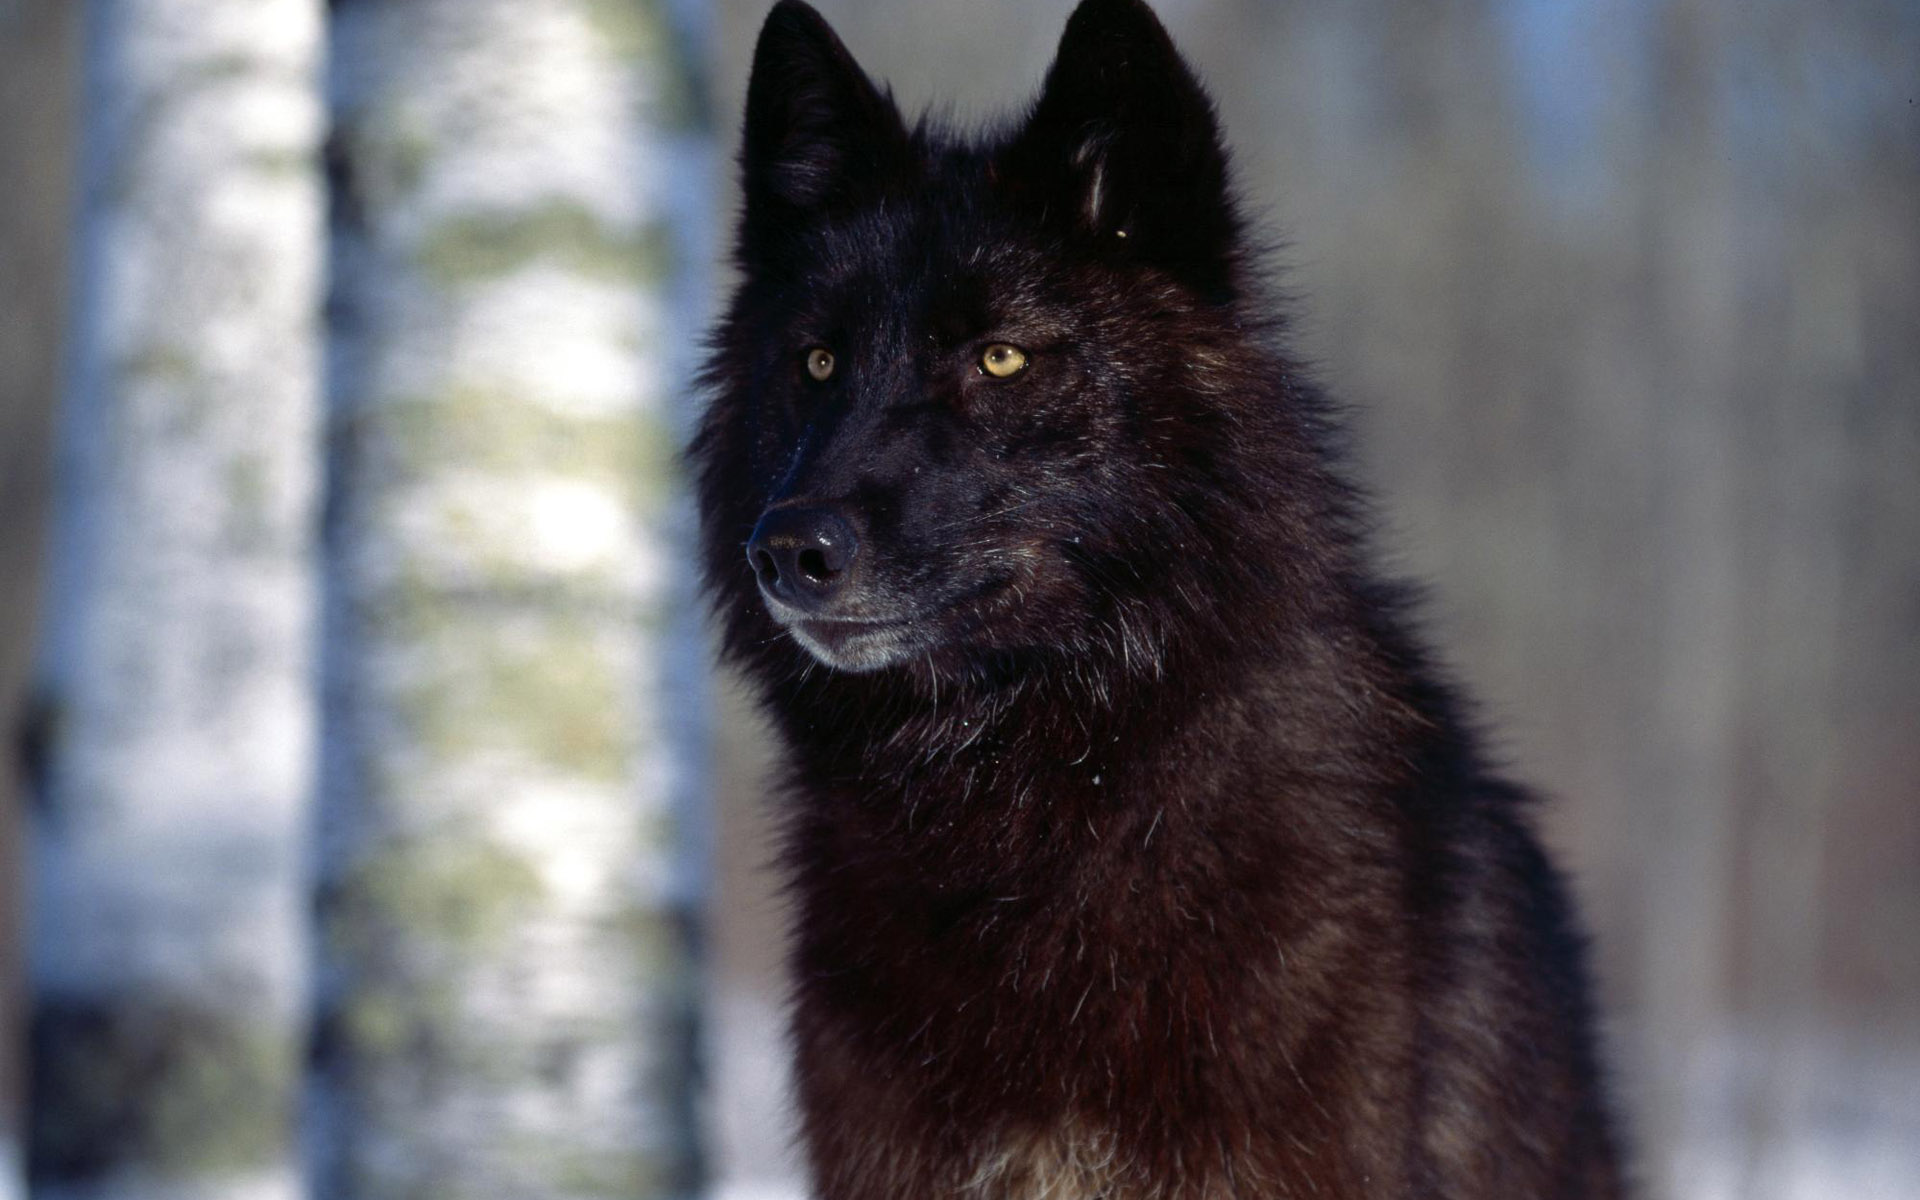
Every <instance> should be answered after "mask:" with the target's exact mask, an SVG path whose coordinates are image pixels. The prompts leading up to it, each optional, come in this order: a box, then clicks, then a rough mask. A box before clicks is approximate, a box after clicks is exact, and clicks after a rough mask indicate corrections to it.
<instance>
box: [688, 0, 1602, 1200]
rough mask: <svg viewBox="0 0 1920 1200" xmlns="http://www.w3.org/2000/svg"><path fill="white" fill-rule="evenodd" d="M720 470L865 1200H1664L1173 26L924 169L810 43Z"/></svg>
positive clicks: (783, 132) (720, 531) (770, 86)
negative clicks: (1341, 457) (1631, 1149)
mask: <svg viewBox="0 0 1920 1200" xmlns="http://www.w3.org/2000/svg"><path fill="white" fill-rule="evenodd" d="M741 165H742V169H743V175H744V185H745V199H744V210H743V215H742V220H741V224H740V230H739V241H738V247H737V261H738V265H739V268H740V271H741V282H740V284H739V287H738V291H737V292H736V294H735V295H734V297H733V301H732V304H731V307H730V308H729V309H728V311H727V313H726V315H725V317H724V319H723V320H722V322H721V324H720V326H719V328H718V330H717V331H716V333H715V335H714V343H715V350H714V355H713V358H712V360H711V365H710V368H709V372H708V384H709V386H710V390H711V394H712V401H711V406H710V408H709V410H708V412H707V414H706V416H705V420H704V424H703V425H702V427H701V429H700V431H699V433H698V435H697V437H696V440H695V442H694V445H693V447H692V451H691V454H692V460H693V463H694V466H695V469H696V471H697V475H698V487H699V496H700V501H701V505H702V513H703V518H702V519H703V554H704V568H705V572H706V578H707V584H708V587H709V589H710V592H711V595H712V598H713V600H714V603H715V605H716V606H717V610H718V613H719V617H720V621H721V625H722V630H723V635H724V642H725V648H726V653H727V654H728V655H729V656H730V657H731V658H732V659H733V660H734V661H735V662H736V663H737V664H738V665H740V666H741V667H743V668H744V669H745V671H746V673H747V674H748V676H749V677H750V678H751V680H752V681H753V682H754V683H755V684H756V685H757V686H758V688H759V691H760V693H761V695H762V697H763V699H764V701H765V705H766V708H767V711H768V712H769V713H770V714H771V718H772V720H773V723H774V724H775V726H776V728H777V731H778V733H779V735H780V736H781V738H782V739H783V740H784V743H785V747H786V751H787V777H786V790H787V791H788V792H789V793H790V796H791V808H790V820H789V825H788V829H787V837H786V843H785V846H786V864H787V869H788V871H789V872H790V875H791V881H792V885H793V890H794V896H795V904H796V925H797V928H796V936H795V942H794V948H793V959H792V968H793V984H794V1004H795V1007H794V1031H793V1032H794V1041H795V1051H796V1054H797V1080H798V1091H799V1100H800V1104H801V1111H802V1122H803V1131H804V1136H805V1141H806V1149H807V1152H808V1156H809V1159H810V1162H811V1165H812V1169H813V1172H814V1177H815V1183H816V1186H817V1188H818V1194H819V1195H820V1196H822V1197H824V1198H826V1200H908V1198H923V1197H946V1196H953V1197H1006V1198H1009V1200H1011V1198H1016V1197H1017V1198H1029V1197H1030V1198H1033V1200H1039V1198H1041V1197H1052V1198H1056V1200H1092V1198H1094V1197H1103V1198H1106V1200H1150V1198H1151V1200H1183V1198H1207V1200H1213V1198H1220V1197H1299V1198H1307V1197H1319V1198H1321V1200H1335V1198H1338V1197H1362V1196H1365V1197H1414V1196H1418V1197H1487V1198H1493V1197H1499V1198H1502V1200H1512V1198H1521V1197H1524V1198H1535V1200H1538V1198H1560V1200H1566V1198H1573V1197H1579V1198H1581V1200H1594V1198H1599V1197H1616V1196H1619V1195H1621V1194H1622V1185H1621V1183H1620V1182H1619V1171H1618V1168H1617V1165H1616V1157H1617V1156H1616V1152H1615V1149H1614V1141H1613V1137H1612V1135H1611V1133H1610V1130H1609V1121H1608V1117H1607V1113H1606V1111H1605V1105H1604V1103H1603V1099H1602V1095H1601V1087H1600V1084H1599V1081H1598V1078H1597V1076H1598V1071H1597V1068H1596V1063H1595V1055H1594V1050H1593V1045H1592V1034H1591V1021H1592V1018H1591V1013H1590V1009H1589V1001H1588V987H1587V982H1586V979H1585V977H1584V974H1583V968H1582V963H1581V957H1582V951H1581V944H1580V938H1579V935H1578V933H1577V932H1576V930H1575V927H1574V921H1573V918H1572V916H1571V914H1570V912H1569V907H1568V903H1567V899H1566V897H1565V895H1564V893H1563V890H1562V888H1561V885H1560V883H1559V881H1558V879H1557V877H1556V876H1555V873H1554V871H1553V869H1552V867H1551V866H1550V865H1549V864H1548V862H1547V860H1546V859H1545V857H1544V856H1543V855H1542V852H1541V849H1540V847H1539V845H1538V844H1537V843H1536V841H1535V839H1534V837H1533V835H1532V834H1531V833H1530V832H1529V830H1528V826H1527V822H1526V812H1525V810H1526V797H1525V795H1524V794H1523V793H1522V792H1520V791H1519V790H1517V789H1516V788H1514V787H1513V786H1512V785H1510V784H1508V783H1506V782H1505V781H1503V780H1501V779H1499V778H1497V777H1496V776H1494V775H1493V774H1491V773H1490V772H1489V769H1488V768H1487V766H1486V765H1485V764H1484V763H1483V761H1482V759H1481V757H1480V755H1479V753H1478V751H1477V750H1476V747H1475V741H1474V737H1473V734H1472V732H1471V730H1470V729H1469V727H1468V723H1467V721H1466V719H1465V718H1464V717H1463V714H1462V712H1461V707H1460V705H1459V703H1458V702H1457V701H1456V700H1455V698H1454V696H1453V694H1452V691H1451V690H1450V688H1449V687H1448V686H1447V684H1446V683H1445V681H1444V680H1443V679H1442V678H1441V676H1440V674H1439V673H1438V671H1437V670H1436V669H1435V668H1434V667H1433V666H1432V665H1431V664H1430V663H1429V660H1428V658H1427V655H1426V653H1425V652H1424V651H1423V650H1422V648H1421V646H1420V644H1419V642H1418V640H1417V639H1416V637H1415V636H1414V635H1413V634H1412V633H1411V632H1410V629H1409V626H1410V621H1409V619H1408V617H1407V615H1406V613H1405V605H1404V603H1403V599H1402V596H1401V593H1400V592H1399V591H1398V590H1396V588H1395V587H1393V586H1392V585H1390V584H1388V583H1385V582H1383V581H1382V580H1381V579H1380V578H1379V577H1378V576H1377V575H1376V574H1375V573H1374V572H1373V571H1372V570H1371V569H1370V568H1369V566H1368V564H1367V561H1366V555H1365V552H1364V545H1363V542H1364V536H1363V535H1364V530H1363V521H1362V519H1361V515H1360V505H1359V503H1358V501H1357V500H1356V498H1355V493H1354V492H1353V490H1352V489H1351V488H1350V487H1349V486H1348V485H1347V484H1346V483H1344V482H1343V481H1342V478H1341V475H1340V472H1339V467H1338V462H1337V456H1336V455H1335V454H1334V453H1333V452H1332V450H1331V448H1330V446H1331V443H1332V442H1333V423H1332V421H1331V417H1330V411H1329V406H1328V402H1327V401H1326V400H1325V399H1324V398H1323V397H1322V396H1321V394H1320V393H1319V392H1318V391H1317V390H1316V389H1315V387H1314V386H1313V384H1312V383H1311V382H1310V380H1309V379H1308V377H1307V376H1306V375H1305V374H1304V373H1303V372H1302V370H1301V369H1300V367H1299V366H1298V365H1297V364H1296V362H1294V361H1293V360H1292V359H1291V358H1290V357H1289V356H1288V353H1287V351H1286V349H1285V346H1284V344H1283V339H1282V338H1281V336H1280V330H1279V326H1278V323H1277V321H1276V318H1275V316H1274V309H1273V307H1272V305H1271V302H1270V300H1269V297H1268V294H1267V290H1266V289H1265V288H1264V287H1263V284H1262V281H1261V277H1260V274H1259V270H1258V265H1257V263H1256V262H1255V261H1253V255H1252V253H1251V252H1250V250H1249V249H1248V244H1249V243H1248V240H1247V237H1246V234H1245V231H1244V229H1243V223H1242V220H1241V218H1240V216H1239V215H1238V213H1237V211H1236V207H1235V204H1234V202H1233V200H1232V198H1231V194H1230V190H1229V182H1228V173H1227V161H1226V154H1225V152H1224V151H1223V149H1222V146H1221V143H1220V138H1219V133H1218V129H1217V127H1216V121H1215V116H1214V112H1213V109H1212V107H1211V105H1210V103H1209V101H1208V99H1207V98H1206V96H1205V94H1204V93H1203V92H1202V90H1201V88H1200V86H1199V85H1198V84H1197V83H1196V81H1195V79H1194V76H1193V74H1192V73H1191V71H1190V70H1189V68H1188V67H1187V65H1186V64H1185V63H1184V62H1183V61H1182V59H1181V58H1180V56H1179V54H1178V53H1177V52H1176V51H1175V49H1174V48H1173V46H1172V44H1171V43H1170V42H1169V40H1168V38H1167V36H1166V33H1165V32H1164V31H1163V30H1162V28H1161V27H1160V25H1159V23H1158V22H1157V21H1156V20H1155V19H1154V17H1153V15H1152V14H1151V12H1149V11H1148V9H1147V8H1146V7H1145V6H1144V5H1143V4H1141V3H1139V2H1138V0H1086V2H1085V3H1083V4H1082V5H1081V6H1080V8H1079V9H1078V10H1077V11H1076V12H1075V13H1074V14H1073V16H1072V18H1071V19H1070V20H1069V21H1068V24H1067V28H1066V32H1065V35H1064V37H1063V38H1062V40H1061V43H1060V49H1059V54H1058V57H1057V59H1056V61H1055V62H1054V64H1053V66H1052V68H1051V69H1050V71H1049V73H1048V75H1047V78H1046V82H1045V85H1044V87H1043V89H1042V91H1041V94H1040V96H1039V99H1038V100H1037V101H1036V102H1035V103H1034V104H1033V106H1032V108H1031V109H1030V111H1028V112H1027V113H1026V114H1025V115H1024V117H1023V119H1021V120H1018V121H1017V122H1014V123H1012V124H1010V125H1008V126H1007V127H1006V128H1004V129H1001V130H999V131H997V132H991V133H989V134H987V135H985V136H978V137H967V136H960V135H957V134H955V133H952V132H950V131H946V130H942V129H940V128H937V127H935V126H933V125H931V124H929V123H927V122H924V121H923V122H921V123H920V124H918V125H915V126H911V127H909V126H908V125H906V124H905V123H904V122H903V121H902V119H901V116H900V114H899V112H898V110H897V109H896V107H895V105H894V103H893V101H892V99H891V97H890V95H889V94H888V93H887V92H885V91H883V90H881V89H879V88H877V87H876V86H875V85H874V84H873V83H872V82H871V81H869V79H868V78H867V77H866V76H865V75H864V74H863V73H862V72H861V70H860V68H859V67H858V66H857V65H856V64H855V63H854V62H853V60H852V59H851V57H850V56H849V55H848V53H847V51H846V49H845V48H844V47H843V46H842V45H841V43H840V41H839V40H838V39H837V38H836V37H835V36H834V34H833V33H832V31H831V30H830V29H829V28H828V27H827V25H826V24H825V22H823V21H822V20H821V18H820V17H819V16H818V15H817V14H816V13H815V12H814V11H813V10H812V9H810V8H808V7H807V6H806V5H804V4H801V3H797V2H795V0H783V2H782V3H780V4H779V5H777V6H776V7H775V8H774V9H773V12H772V14H771V15H770V16H769V17H768V19H767V22H766V26H765V28H764V30H763V32H762V33H761V36H760V41H759V45H758V49H757V51H756V54H755V58H754V65H753V73H752V80H751V83H750V85H749V88H748V95H747V112H746V121H745V140H744V146H743V149H742V153H741Z"/></svg>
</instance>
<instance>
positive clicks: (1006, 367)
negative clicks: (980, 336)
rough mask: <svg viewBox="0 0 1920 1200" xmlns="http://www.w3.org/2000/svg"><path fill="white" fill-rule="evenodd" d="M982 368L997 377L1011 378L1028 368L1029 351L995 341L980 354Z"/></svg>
mask: <svg viewBox="0 0 1920 1200" xmlns="http://www.w3.org/2000/svg"><path fill="white" fill-rule="evenodd" d="M980 369H981V370H982V371H985V372H986V373H987V374H989V375H991V376H993V377H994V378H995V379H1011V378H1013V377H1014V376H1015V375H1018V374H1019V373H1020V372H1022V371H1024V370H1026V369H1027V352H1026V351H1025V350H1022V349H1021V348H1020V347H1018V346H1009V345H1007V344H1006V343H1005V342H995V343H994V344H993V345H991V346H988V347H987V349H986V352H985V353H984V354H982V355H981V356H980Z"/></svg>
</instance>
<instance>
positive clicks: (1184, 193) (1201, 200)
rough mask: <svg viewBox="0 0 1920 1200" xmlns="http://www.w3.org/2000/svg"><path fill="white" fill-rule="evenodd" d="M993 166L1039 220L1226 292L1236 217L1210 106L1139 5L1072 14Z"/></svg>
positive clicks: (1125, 2)
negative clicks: (1033, 98)
mask: <svg viewBox="0 0 1920 1200" xmlns="http://www.w3.org/2000/svg"><path fill="white" fill-rule="evenodd" d="M1002 164H1003V165H1002V167H1001V169H1000V170H999V171H998V172H997V173H998V174H999V175H1000V176H1001V177H1002V178H1003V179H1005V180H1006V181H1007V182H1008V186H1010V187H1011V188H1013V189H1014V190H1015V191H1016V192H1018V193H1020V194H1022V195H1024V196H1026V197H1027V198H1028V199H1029V200H1030V201H1032V202H1036V203H1037V204H1038V205H1039V207H1040V210H1041V211H1042V212H1044V213H1045V214H1046V218H1047V219H1048V220H1049V221H1051V222H1053V223H1055V224H1064V225H1066V226H1069V227H1070V228H1071V229H1072V230H1073V231H1075V232H1077V233H1081V234H1085V235H1092V236H1096V237H1100V238H1102V239H1111V240H1112V241H1113V243H1114V244H1115V246H1116V247H1121V248H1124V249H1125V250H1126V252H1127V253H1130V254H1134V255H1137V256H1140V257H1142V258H1144V259H1146V260H1148V261H1150V262H1152V263H1153V264H1154V265H1156V266H1159V267H1161V268H1163V269H1165V270H1168V271H1170V272H1171V273H1173V274H1175V275H1176V276H1178V277H1181V278H1183V279H1185V280H1186V281H1187V282H1189V283H1191V284H1193V285H1194V286H1196V287H1198V288H1200V289H1201V291H1202V292H1203V293H1206V294H1210V295H1215V296H1218V297H1225V296H1228V295H1230V294H1231V291H1232V284H1231V274H1232V272H1231V269H1230V268H1231V262H1232V252H1233V246H1234V242H1235V238H1236V236H1237V221H1236V218H1235V216H1234V210H1233V204H1232V201H1231V199H1230V197H1229V196H1228V192H1227V156H1226V151H1225V149H1224V148H1223V147H1222V146H1221V143H1220V129H1219V124H1218V122H1217V120H1216V119H1215V117H1214V112H1213V103H1212V101H1210V100H1209V99H1208V98H1207V94H1206V92H1205V91H1204V90H1203V89H1202V88H1201V86H1200V83H1199V81H1198V80H1197V79H1195V78H1194V75H1193V72H1192V70H1191V69H1189V68H1188V66H1187V64H1186V62H1185V60H1183V59H1182V58H1181V57H1180V52H1179V51H1178V50H1176V49H1175V48H1174V45H1173V41H1172V39H1171V38H1169V37H1168V36H1167V31H1166V30H1165V29H1164V28H1163V27H1162V26H1161V24H1160V22H1159V20H1158V19H1157V18H1156V17H1155V16H1154V15H1153V12H1152V10H1151V9H1149V8H1148V7H1147V6H1146V4H1144V3H1143V2H1142V0H1083V2H1082V3H1081V5H1080V7H1079V8H1077V9H1075V10H1074V12H1073V15H1072V16H1071V17H1069V18H1068V19H1067V28H1066V32H1065V33H1063V34H1062V35H1061V37H1060V49H1059V52H1058V53H1057V54H1056V55H1055V57H1054V62H1053V66H1052V67H1051V68H1049V69H1048V71H1047V81H1046V84H1045V86H1044V87H1043V88H1042V89H1041V92H1040V99H1039V100H1038V101H1037V102H1036V103H1035V105H1034V108H1033V114H1032V115H1031V116H1030V117H1029V118H1028V119H1027V123H1026V125H1025V126H1024V127H1023V128H1022V129H1021V130H1020V131H1019V133H1018V134H1017V135H1016V136H1015V138H1014V140H1013V143H1012V145H1011V146H1010V148H1009V149H1008V151H1007V153H1006V156H1005V158H1004V159H1003V160H1002ZM1121 239H1124V240H1121Z"/></svg>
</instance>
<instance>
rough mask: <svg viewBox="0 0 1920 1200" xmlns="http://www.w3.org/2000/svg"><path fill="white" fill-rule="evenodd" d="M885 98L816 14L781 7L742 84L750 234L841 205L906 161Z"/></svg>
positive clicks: (901, 132)
mask: <svg viewBox="0 0 1920 1200" xmlns="http://www.w3.org/2000/svg"><path fill="white" fill-rule="evenodd" d="M906 150H907V134H906V128H905V126H904V125H903V124H902V122H901V120H900V111H899V109H897V108H895V107H894V103H893V99H892V98H891V97H890V96H888V95H887V94H886V93H884V92H882V91H881V90H880V89H878V88H876V87H875V86H874V85H873V81H872V80H870V79H868V78H867V76H866V73H865V72H864V71H862V70H861V69H860V65H859V64H858V63H856V62H854V61H853V55H851V54H849V53H848V52H847V48H846V46H845V45H843V44H842V43H841V41H840V39H839V37H837V36H836V35H835V34H834V32H833V30H832V28H831V27H829V26H828V25H827V22H826V21H825V19H823V18H822V17H821V16H820V14H819V13H817V12H815V11H814V10H813V9H812V8H811V7H809V6H808V5H806V4H803V3H801V0H780V3H778V4H776V5H774V6H773V11H772V12H770V13H768V14H767V21H766V24H765V25H763V26H762V27H761V29H760V40H759V42H758V44H757V45H755V47H754V51H753V71H752V74H751V75H750V76H749V78H748V81H747V117H746V130H745V135H744V137H743V138H742V142H741V150H740V166H741V172H742V175H743V178H744V184H745V191H746V202H747V221H748V227H749V229H752V228H754V227H755V226H756V225H758V226H759V227H761V228H765V227H767V221H768V220H769V219H771V220H773V221H779V220H781V219H783V218H787V217H791V216H794V215H796V211H797V212H798V213H800V214H805V213H812V212H818V211H821V210H824V209H827V208H830V207H832V206H834V205H836V204H842V203H845V202H848V201H851V200H854V199H857V198H858V197H860V196H861V195H863V194H865V193H866V192H867V191H868V190H869V189H872V188H875V187H877V186H879V185H881V184H883V183H884V182H885V181H886V180H887V179H888V178H890V177H891V176H892V175H894V174H895V173H897V172H898V171H899V170H900V168H901V165H902V164H903V163H904V162H905V161H906Z"/></svg>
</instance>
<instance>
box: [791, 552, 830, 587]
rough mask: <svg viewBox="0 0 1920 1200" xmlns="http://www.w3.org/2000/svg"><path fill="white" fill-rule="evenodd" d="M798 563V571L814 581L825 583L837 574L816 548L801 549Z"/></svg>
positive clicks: (825, 557)
mask: <svg viewBox="0 0 1920 1200" xmlns="http://www.w3.org/2000/svg"><path fill="white" fill-rule="evenodd" d="M798 565H799V567H800V573H801V574H802V575H804V576H806V577H807V578H808V579H809V580H811V581H812V582H814V583H825V582H826V581H827V580H828V579H830V578H832V577H833V576H834V575H835V574H837V572H835V571H834V569H833V568H832V567H830V566H828V565H827V556H826V555H825V554H822V553H821V552H820V551H818V550H802V551H801V552H800V558H799V563H798Z"/></svg>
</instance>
